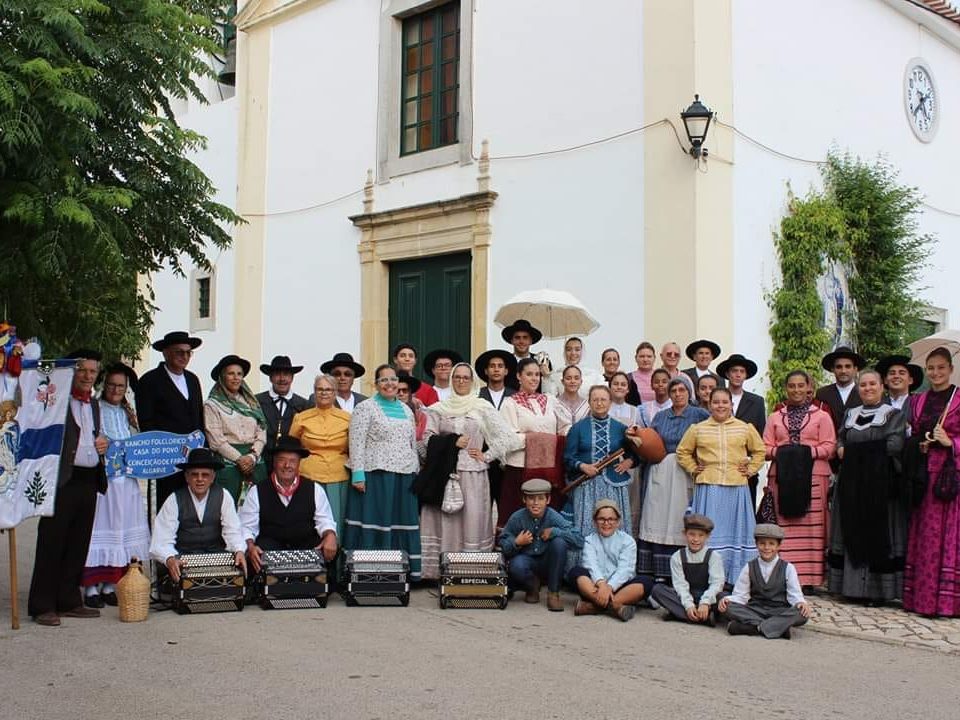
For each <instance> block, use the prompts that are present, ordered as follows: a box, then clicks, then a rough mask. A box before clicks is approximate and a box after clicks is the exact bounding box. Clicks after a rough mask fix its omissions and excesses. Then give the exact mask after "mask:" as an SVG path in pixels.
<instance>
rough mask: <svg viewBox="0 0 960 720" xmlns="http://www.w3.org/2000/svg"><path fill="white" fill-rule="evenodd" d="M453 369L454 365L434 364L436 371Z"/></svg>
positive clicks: (445, 363)
mask: <svg viewBox="0 0 960 720" xmlns="http://www.w3.org/2000/svg"><path fill="white" fill-rule="evenodd" d="M452 367H453V363H448V362H437V363H434V364H433V369H434V370H449V369H450V368H452Z"/></svg>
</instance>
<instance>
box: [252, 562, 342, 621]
mask: <svg viewBox="0 0 960 720" xmlns="http://www.w3.org/2000/svg"><path fill="white" fill-rule="evenodd" d="M261 563H262V565H263V570H262V571H261V573H260V576H259V579H258V583H259V596H260V607H262V608H263V609H264V610H293V609H301V608H318V607H321V608H322V607H326V606H327V596H328V593H329V590H330V588H329V585H328V583H327V564H326V562H325V561H324V559H323V555H321V554H320V553H319V552H317V551H316V550H269V551H267V552H265V553H263V556H262V558H261Z"/></svg>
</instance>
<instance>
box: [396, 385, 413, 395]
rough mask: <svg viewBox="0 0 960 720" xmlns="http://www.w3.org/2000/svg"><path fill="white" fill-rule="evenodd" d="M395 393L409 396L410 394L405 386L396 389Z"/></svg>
mask: <svg viewBox="0 0 960 720" xmlns="http://www.w3.org/2000/svg"><path fill="white" fill-rule="evenodd" d="M397 393H398V394H400V395H409V394H410V388H408V387H407V386H406V385H403V386H401V387H398V388H397Z"/></svg>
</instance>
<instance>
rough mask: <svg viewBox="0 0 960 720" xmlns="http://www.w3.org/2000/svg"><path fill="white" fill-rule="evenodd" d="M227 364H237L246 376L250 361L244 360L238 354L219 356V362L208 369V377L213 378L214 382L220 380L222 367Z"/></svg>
mask: <svg viewBox="0 0 960 720" xmlns="http://www.w3.org/2000/svg"><path fill="white" fill-rule="evenodd" d="M229 365H239V366H240V368H241V369H242V370H243V376H244V377H246V376H247V373H249V372H250V361H249V360H244V359H243V358H242V357H240V356H239V355H224V356H223V357H222V358H220V362H218V363H217V364H216V365H214V366H213V370H211V371H210V377H211V378H213V380H214V381H215V382H220V373H221V372H223V369H224V368H225V367H227V366H229Z"/></svg>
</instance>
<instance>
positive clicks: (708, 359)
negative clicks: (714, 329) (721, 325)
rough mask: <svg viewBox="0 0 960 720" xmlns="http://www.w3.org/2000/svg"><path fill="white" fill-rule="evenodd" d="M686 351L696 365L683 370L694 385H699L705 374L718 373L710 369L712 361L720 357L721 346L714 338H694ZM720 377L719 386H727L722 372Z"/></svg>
mask: <svg viewBox="0 0 960 720" xmlns="http://www.w3.org/2000/svg"><path fill="white" fill-rule="evenodd" d="M686 353H687V357H688V358H690V359H691V360H693V362H694V366H693V367H691V368H687V369H686V370H683V371H682V372H683V373H685V374H686V376H687V377H688V378H690V381H691V382H692V383H693V386H694V387H697V380H699V379H700V378H701V377H702V376H703V375H717V373H715V372H713V370H711V369H710V363H712V362H713V361H714V360H716V359H717V358H718V357H720V346H719V345H717V344H716V343H715V342H713V340H694V341H693V342H692V343H690V344H689V345H687V350H686ZM719 378H720V381H719V382H718V383H717V387H726V383H725V382H724V380H723V375H722V374H720V375H719Z"/></svg>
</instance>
